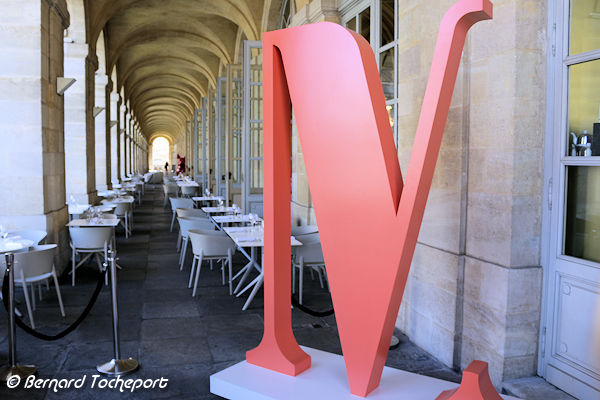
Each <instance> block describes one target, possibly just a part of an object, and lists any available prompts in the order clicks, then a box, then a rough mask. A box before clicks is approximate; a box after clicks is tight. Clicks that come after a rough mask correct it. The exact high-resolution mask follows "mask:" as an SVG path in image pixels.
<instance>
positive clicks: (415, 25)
mask: <svg viewBox="0 0 600 400" xmlns="http://www.w3.org/2000/svg"><path fill="white" fill-rule="evenodd" d="M454 2H455V1H454V0H441V1H439V2H435V3H434V4H431V3H430V2H423V1H414V0H400V1H399V6H400V7H399V29H400V32H399V41H400V42H399V72H398V75H399V79H398V91H399V94H400V95H399V104H398V121H397V124H398V136H399V145H398V147H399V151H398V157H399V161H400V166H401V169H402V172H403V174H405V173H406V170H407V166H408V161H409V158H410V154H411V150H412V145H413V141H414V135H415V132H416V127H417V123H418V119H419V114H420V108H421V103H422V99H423V95H424V92H425V87H426V85H427V80H428V77H429V69H430V67H431V60H432V57H433V50H434V47H435V43H436V40H437V32H438V27H439V24H440V21H441V19H442V17H443V15H444V13H445V12H446V10H447V9H448V8H449V7H450V6H451V5H452V4H453V3H454ZM329 3H335V2H326V1H324V0H322V1H317V0H314V1H312V2H310V3H309V4H308V5H306V6H305V8H303V9H301V10H299V11H298V13H297V14H296V16H294V18H293V20H292V21H293V25H300V24H304V23H310V22H316V21H317V20H324V19H326V18H321V19H314V20H311V19H310V18H309V17H308V16H310V15H321V16H323V15H329V17H330V18H331V19H332V20H334V21H335V20H336V18H335V17H332V14H331V13H328V12H319V11H318V8H319V7H323V5H327V4H329ZM316 10H317V11H316ZM546 15H547V11H546V5H545V2H539V1H516V0H498V1H494V20H493V21H486V22H481V23H479V24H477V25H476V26H475V27H474V28H473V29H472V30H471V31H470V33H469V37H468V40H467V43H466V46H465V51H464V53H463V58H462V62H461V67H460V70H459V73H458V78H457V82H456V88H455V91H454V94H453V98H452V104H451V109H450V113H449V116H448V122H447V125H446V129H445V133H444V139H443V143H442V147H441V150H440V155H439V159H438V163H437V166H436V172H435V175H434V179H433V184H432V188H431V192H430V194H429V198H428V202H427V207H426V212H425V216H424V219H423V224H422V227H421V231H420V235H419V242H418V244H417V247H416V250H415V255H414V259H413V263H412V267H411V273H410V276H409V280H408V283H407V286H406V291H405V294H404V298H403V302H402V306H401V309H400V313H399V315H398V320H397V324H396V325H397V327H398V328H400V329H401V330H402V331H404V332H406V333H407V334H408V336H409V337H410V338H411V339H412V340H413V341H415V342H416V343H417V344H418V345H419V346H421V347H422V348H424V349H425V350H427V351H428V352H430V353H431V354H433V355H434V356H436V357H437V358H439V359H440V360H441V361H442V362H444V363H445V364H446V365H448V366H454V367H457V368H464V367H466V366H467V365H468V364H469V363H470V362H471V361H472V360H474V359H482V360H485V361H488V362H489V363H490V373H491V376H492V379H493V381H494V383H496V384H498V383H500V382H501V381H502V380H506V379H511V378H516V377H521V376H529V375H534V374H535V373H536V357H537V342H538V337H539V332H538V331H539V320H540V307H541V300H540V299H541V268H540V266H539V264H540V236H541V233H540V229H541V227H540V226H541V206H542V163H543V160H542V156H543V154H542V149H543V140H544V110H545V48H546V42H545V30H546ZM338 18H339V17H338ZM338 20H339V19H338ZM499 32H501V33H502V34H498V33H499ZM292 149H293V156H292V171H293V172H292V222H293V223H297V224H298V223H299V224H314V223H316V221H315V218H314V211H313V208H312V202H311V198H310V192H309V189H308V182H307V179H306V173H305V169H304V161H303V158H302V151H301V148H300V145H299V141H298V139H297V132H295V127H294V128H293V142H292Z"/></svg>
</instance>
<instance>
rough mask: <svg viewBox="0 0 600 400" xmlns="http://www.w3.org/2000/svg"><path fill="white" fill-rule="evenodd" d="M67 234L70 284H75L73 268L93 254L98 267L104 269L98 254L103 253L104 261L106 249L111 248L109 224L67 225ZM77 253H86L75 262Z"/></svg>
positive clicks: (110, 228)
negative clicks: (69, 250) (69, 239)
mask: <svg viewBox="0 0 600 400" xmlns="http://www.w3.org/2000/svg"><path fill="white" fill-rule="evenodd" d="M69 234H70V236H71V243H70V245H71V272H70V274H71V275H72V276H71V284H72V285H73V286H75V270H76V269H77V268H79V266H81V264H83V263H84V262H85V261H86V260H87V259H88V258H90V257H91V256H95V258H96V263H97V264H98V269H99V270H100V271H103V270H104V267H103V266H102V261H101V260H100V255H103V256H104V261H106V259H107V252H108V249H109V248H112V245H111V241H112V236H113V228H112V227H110V226H95V227H69ZM79 253H84V254H86V253H87V255H86V256H85V257H84V258H83V259H82V260H81V261H80V262H79V263H77V264H76V260H75V258H76V257H77V255H78V254H79Z"/></svg>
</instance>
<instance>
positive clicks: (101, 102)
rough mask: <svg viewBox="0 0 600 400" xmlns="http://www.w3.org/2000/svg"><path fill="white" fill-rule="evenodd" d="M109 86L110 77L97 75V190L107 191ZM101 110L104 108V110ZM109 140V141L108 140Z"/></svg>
mask: <svg viewBox="0 0 600 400" xmlns="http://www.w3.org/2000/svg"><path fill="white" fill-rule="evenodd" d="M107 85H108V76H106V75H105V74H97V75H96V82H95V86H96V89H95V104H96V105H95V107H94V108H93V110H94V114H96V116H95V118H94V125H95V133H94V135H95V137H96V140H95V144H94V146H95V150H96V151H95V157H96V159H95V167H96V176H95V179H96V189H97V190H106V189H107V188H108V183H109V181H108V180H107V175H108V170H107V168H106V166H107V161H110V159H108V160H107V157H110V153H108V152H107V147H108V146H110V135H109V131H108V130H107V124H106V122H107V119H108V118H107V116H108V110H107V104H106V103H107V102H106V87H107ZM101 108H104V109H103V110H102V109H101ZM107 139H108V140H107Z"/></svg>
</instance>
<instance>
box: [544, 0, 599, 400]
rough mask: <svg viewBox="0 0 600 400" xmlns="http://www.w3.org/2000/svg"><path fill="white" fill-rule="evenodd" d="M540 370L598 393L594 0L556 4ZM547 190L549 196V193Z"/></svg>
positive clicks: (576, 391)
mask: <svg viewBox="0 0 600 400" xmlns="http://www.w3.org/2000/svg"><path fill="white" fill-rule="evenodd" d="M556 4H560V6H559V8H558V9H557V10H556V21H557V37H558V38H559V39H558V40H557V43H556V44H555V46H556V47H554V48H553V49H552V50H551V51H553V52H554V62H553V63H552V65H551V67H552V68H553V70H552V72H553V74H554V77H553V79H552V80H551V81H550V82H551V83H549V84H551V85H554V87H553V93H554V95H553V96H554V99H552V97H551V100H554V101H553V102H552V103H553V104H554V108H553V110H550V115H553V116H554V120H553V121H552V126H551V129H552V134H553V135H552V136H553V149H552V155H551V157H552V171H551V176H550V179H551V182H553V183H552V185H550V188H551V187H552V186H554V187H555V188H556V189H555V190H553V191H550V192H549V200H550V201H549V204H548V208H549V209H550V219H551V222H550V225H551V231H550V245H549V252H548V254H549V256H548V272H547V281H546V286H545V291H546V301H545V309H546V316H545V324H544V325H545V326H544V327H543V328H542V340H541V347H542V349H541V351H542V354H543V365H542V372H543V374H544V375H545V377H546V378H547V379H548V381H550V382H551V383H553V384H554V385H556V386H558V387H560V388H561V389H563V390H565V391H567V392H568V393H571V394H573V395H574V396H575V397H577V398H581V399H598V398H600V90H599V88H600V2H599V1H597V0H577V1H575V0H573V1H571V2H569V1H567V0H563V1H557V2H556ZM552 192H553V193H552Z"/></svg>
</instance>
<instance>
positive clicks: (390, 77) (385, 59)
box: [379, 47, 395, 100]
mask: <svg viewBox="0 0 600 400" xmlns="http://www.w3.org/2000/svg"><path fill="white" fill-rule="evenodd" d="M394 62H395V61H394V47H390V48H389V49H387V50H386V51H383V52H381V53H380V54H379V65H380V68H379V74H380V75H381V84H382V85H383V93H384V94H385V99H386V100H390V99H394V98H395V95H394V93H395V85H394Z"/></svg>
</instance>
